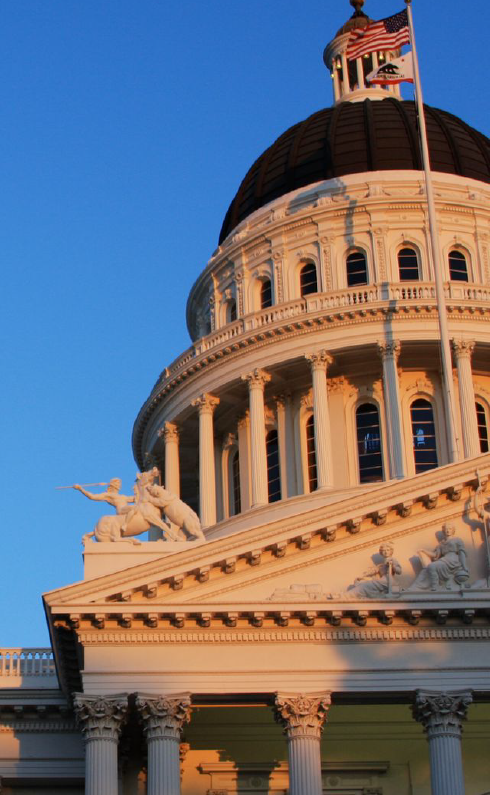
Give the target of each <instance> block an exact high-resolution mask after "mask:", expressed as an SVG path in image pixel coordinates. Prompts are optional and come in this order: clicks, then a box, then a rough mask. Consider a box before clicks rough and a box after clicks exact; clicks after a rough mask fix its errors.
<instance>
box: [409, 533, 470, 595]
mask: <svg viewBox="0 0 490 795" xmlns="http://www.w3.org/2000/svg"><path fill="white" fill-rule="evenodd" d="M455 532H456V531H455V528H454V525H452V524H445V525H444V526H443V528H442V541H441V542H440V544H438V545H437V546H436V548H435V549H433V550H428V549H419V550H418V553H417V554H418V556H419V558H420V562H421V563H422V571H421V572H420V574H419V575H418V576H417V577H416V578H415V580H414V582H413V583H412V585H411V586H410V588H408V590H409V591H418V590H427V589H428V588H430V590H431V591H439V590H440V589H441V588H442V587H445V588H446V589H447V590H451V586H452V584H453V583H455V584H456V585H459V586H461V585H463V583H465V582H466V581H467V580H468V579H469V576H470V573H469V571H468V565H467V562H466V549H465V545H464V543H463V541H462V540H461V539H460V538H456V536H455Z"/></svg>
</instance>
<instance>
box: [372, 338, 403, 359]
mask: <svg viewBox="0 0 490 795" xmlns="http://www.w3.org/2000/svg"><path fill="white" fill-rule="evenodd" d="M377 348H378V355H379V356H380V358H381V359H382V360H383V361H384V359H387V358H388V357H389V356H392V357H393V359H394V360H395V362H397V361H398V357H399V356H400V351H401V349H402V344H401V342H400V340H378V344H377Z"/></svg>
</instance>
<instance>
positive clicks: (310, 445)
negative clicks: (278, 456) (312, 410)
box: [306, 414, 318, 492]
mask: <svg viewBox="0 0 490 795" xmlns="http://www.w3.org/2000/svg"><path fill="white" fill-rule="evenodd" d="M306 465H307V469H308V486H309V489H310V492H311V491H315V489H316V488H317V487H318V475H317V471H316V448H315V418H314V416H313V414H311V416H310V417H308V419H307V421H306Z"/></svg>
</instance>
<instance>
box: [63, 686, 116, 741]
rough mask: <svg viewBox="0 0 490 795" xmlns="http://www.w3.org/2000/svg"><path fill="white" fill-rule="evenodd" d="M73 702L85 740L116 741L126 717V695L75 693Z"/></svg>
mask: <svg viewBox="0 0 490 795" xmlns="http://www.w3.org/2000/svg"><path fill="white" fill-rule="evenodd" d="M73 703H74V707H75V717H76V719H77V723H78V725H79V726H80V728H81V730H82V733H83V736H84V739H85V741H89V740H112V741H113V742H116V743H117V741H118V739H119V735H120V734H121V729H122V727H123V725H124V723H125V721H126V718H127V712H128V697H127V695H125V694H120V695H115V696H107V697H104V696H89V695H85V694H84V693H75V697H74V702H73Z"/></svg>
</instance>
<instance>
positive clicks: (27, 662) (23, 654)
mask: <svg viewBox="0 0 490 795" xmlns="http://www.w3.org/2000/svg"><path fill="white" fill-rule="evenodd" d="M46 676H48V677H52V678H56V668H55V664H54V656H53V652H52V650H51V649H49V648H46V649H42V648H40V649H32V648H23V649H0V677H10V678H14V677H15V678H24V677H46Z"/></svg>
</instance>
